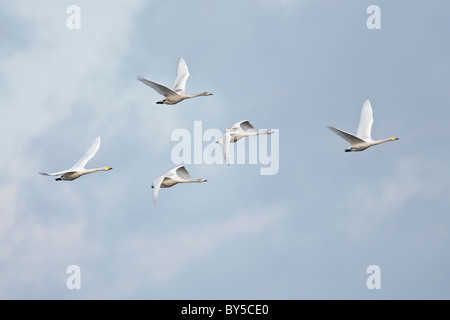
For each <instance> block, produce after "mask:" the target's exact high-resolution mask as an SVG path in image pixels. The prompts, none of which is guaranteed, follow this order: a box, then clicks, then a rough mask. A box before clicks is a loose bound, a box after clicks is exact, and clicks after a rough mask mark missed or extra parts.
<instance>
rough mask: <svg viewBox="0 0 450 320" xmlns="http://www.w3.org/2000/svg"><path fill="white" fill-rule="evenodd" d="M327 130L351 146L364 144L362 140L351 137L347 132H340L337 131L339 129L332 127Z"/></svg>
mask: <svg viewBox="0 0 450 320" xmlns="http://www.w3.org/2000/svg"><path fill="white" fill-rule="evenodd" d="M327 128H328V129H330V130H331V131H333V132H334V133H336V134H337V135H338V136H340V137H341V138H343V139H345V140H347V141H348V142H349V143H350V144H351V145H355V144H359V143H362V142H365V141H364V140H362V139H360V138H358V137H355V136H354V135H352V134H350V133H348V132H345V131H342V130H339V129H336V128H333V127H327Z"/></svg>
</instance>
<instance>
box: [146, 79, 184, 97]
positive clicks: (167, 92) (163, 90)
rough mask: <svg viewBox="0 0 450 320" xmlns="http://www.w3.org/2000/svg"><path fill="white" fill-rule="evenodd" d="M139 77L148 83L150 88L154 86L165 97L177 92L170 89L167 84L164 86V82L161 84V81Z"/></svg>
mask: <svg viewBox="0 0 450 320" xmlns="http://www.w3.org/2000/svg"><path fill="white" fill-rule="evenodd" d="M137 79H138V80H139V81H141V82H142V83H143V84H146V85H147V86H149V87H150V88H153V89H154V90H155V91H156V92H158V93H159V94H161V95H163V96H165V97H167V96H172V95H176V94H177V93H176V92H175V91H173V90H172V89H169V88H167V87H166V86H163V85H162V84H159V83H156V82H153V81H150V80H147V79H144V78H142V77H141V76H138V77H137Z"/></svg>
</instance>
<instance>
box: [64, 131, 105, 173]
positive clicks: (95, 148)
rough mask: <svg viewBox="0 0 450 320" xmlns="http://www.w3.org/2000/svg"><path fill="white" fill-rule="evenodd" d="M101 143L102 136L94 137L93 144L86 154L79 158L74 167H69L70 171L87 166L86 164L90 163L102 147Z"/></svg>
mask: <svg viewBox="0 0 450 320" xmlns="http://www.w3.org/2000/svg"><path fill="white" fill-rule="evenodd" d="M100 143H101V138H100V137H96V138H95V139H94V142H92V145H91V146H90V147H89V149H88V150H87V151H86V153H85V154H84V156H83V157H82V158H81V159H80V160H78V162H77V163H75V164H74V165H73V166H72V168H70V169H69V171H70V170H74V169H80V168H84V167H85V166H86V164H87V163H88V161H89V160H91V159H92V157H93V156H94V155H95V154H96V153H97V151H98V149H99V148H100Z"/></svg>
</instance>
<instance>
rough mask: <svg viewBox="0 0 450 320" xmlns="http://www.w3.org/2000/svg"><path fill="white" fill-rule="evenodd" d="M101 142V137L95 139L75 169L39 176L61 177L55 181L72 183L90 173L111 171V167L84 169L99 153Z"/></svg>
mask: <svg viewBox="0 0 450 320" xmlns="http://www.w3.org/2000/svg"><path fill="white" fill-rule="evenodd" d="M100 142H101V139H100V137H97V138H95V140H94V142H93V143H92V145H91V146H90V147H89V149H88V150H87V151H86V153H85V154H84V156H83V157H82V158H81V159H80V160H78V162H77V163H75V164H74V165H73V167H72V168H70V169H69V170H64V171H60V172H55V173H45V172H39V174H42V175H44V176H60V177H59V178H56V179H55V180H56V181H61V180H65V181H72V180H75V179H77V178H79V177H81V176H82V175H85V174H88V173H92V172H96V171H108V170H111V169H112V168H110V167H101V168H96V169H85V168H84V167H85V166H86V164H87V163H88V161H89V160H91V159H92V157H93V156H94V155H95V154H96V153H97V151H98V149H99V148H100Z"/></svg>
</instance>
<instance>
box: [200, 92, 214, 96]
mask: <svg viewBox="0 0 450 320" xmlns="http://www.w3.org/2000/svg"><path fill="white" fill-rule="evenodd" d="M202 95H204V96H212V95H213V94H212V93H211V92H208V91H205V92H203V93H202Z"/></svg>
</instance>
